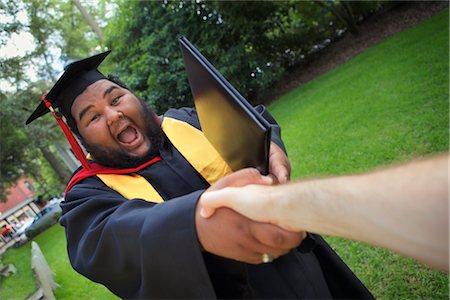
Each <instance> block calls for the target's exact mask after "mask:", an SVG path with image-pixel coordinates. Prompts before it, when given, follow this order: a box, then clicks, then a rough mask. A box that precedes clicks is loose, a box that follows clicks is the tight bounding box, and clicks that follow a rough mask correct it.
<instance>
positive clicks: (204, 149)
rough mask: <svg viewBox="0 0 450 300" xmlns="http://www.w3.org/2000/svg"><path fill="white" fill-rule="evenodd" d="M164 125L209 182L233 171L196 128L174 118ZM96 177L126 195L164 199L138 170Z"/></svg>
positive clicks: (155, 200) (163, 123)
mask: <svg viewBox="0 0 450 300" xmlns="http://www.w3.org/2000/svg"><path fill="white" fill-rule="evenodd" d="M161 128H162V130H163V131H164V133H165V134H166V136H167V138H168V139H169V140H170V142H171V143H172V145H173V146H174V147H175V148H176V149H177V150H178V151H179V152H180V153H181V155H183V157H184V158H185V159H186V160H187V161H188V162H189V163H190V164H191V165H192V166H193V167H194V169H195V170H196V171H197V172H198V173H199V174H200V175H201V176H203V178H205V180H206V181H207V182H208V183H209V184H213V183H214V182H216V181H217V180H219V179H220V178H222V177H223V176H224V175H227V174H229V173H231V172H232V171H231V169H230V167H229V166H228V164H227V163H226V162H225V161H224V160H223V158H222V157H221V156H220V155H219V153H217V151H216V149H214V147H213V146H212V145H211V144H210V143H209V141H208V140H207V139H206V137H205V136H204V134H203V132H201V131H200V130H198V129H197V128H195V127H193V126H191V125H189V124H188V123H186V122H183V121H179V120H177V119H173V118H163V122H162V124H161ZM97 177H99V178H100V179H101V180H102V181H103V182H104V183H105V184H106V185H107V186H108V187H110V188H111V189H113V190H115V191H116V192H118V193H119V194H121V195H122V196H123V197H125V198H127V199H134V198H140V199H144V200H146V201H150V202H155V203H161V202H163V201H164V200H163V199H162V197H161V196H160V195H159V194H158V192H157V191H156V190H155V188H154V187H153V186H152V185H151V183H150V182H148V181H147V180H146V179H145V178H143V177H142V176H140V175H138V174H136V173H133V174H125V175H122V174H98V175H97Z"/></svg>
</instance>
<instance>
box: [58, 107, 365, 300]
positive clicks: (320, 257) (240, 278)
mask: <svg viewBox="0 0 450 300" xmlns="http://www.w3.org/2000/svg"><path fill="white" fill-rule="evenodd" d="M258 111H259V112H260V113H261V114H262V115H263V116H264V117H266V119H268V121H269V122H270V123H272V124H274V131H273V140H274V141H275V142H276V143H277V144H279V145H280V146H282V143H281V140H280V131H279V127H278V126H277V125H276V123H275V121H274V120H273V119H272V117H271V116H270V115H269V114H268V113H267V112H266V111H265V109H264V108H263V107H259V108H258ZM166 116H169V117H174V118H177V119H179V120H182V121H185V122H188V123H189V124H191V125H193V126H195V127H197V128H200V125H199V122H198V119H197V116H196V113H195V111H193V110H191V109H179V110H169V111H168V112H167V113H166ZM160 155H161V157H162V160H161V161H159V162H157V163H155V164H153V165H151V166H149V167H147V168H145V169H143V170H141V171H139V172H138V174H139V175H141V176H143V177H144V178H146V179H147V180H148V181H149V182H151V184H152V185H153V187H154V188H155V189H156V190H157V191H158V193H159V194H160V195H161V197H162V198H163V199H164V200H165V202H163V203H160V204H155V203H152V202H148V201H145V200H142V199H133V200H127V199H125V198H123V197H122V196H121V195H120V194H118V193H117V192H115V191H113V190H111V189H110V188H109V187H107V186H106V185H105V184H104V183H103V182H102V181H101V180H100V179H98V178H97V177H90V178H87V179H85V180H83V181H81V182H79V183H78V184H76V185H75V186H74V187H72V189H71V190H70V191H69V192H68V193H67V194H66V197H65V201H64V202H62V204H61V207H62V209H63V215H62V218H61V224H62V225H63V226H64V227H65V229H66V236H67V249H68V254H69V259H70V262H71V264H72V266H73V268H74V269H75V270H77V271H78V272H79V273H81V274H83V275H84V276H86V277H87V278H89V279H91V280H93V281H95V282H99V283H101V284H103V285H105V286H106V287H107V288H108V289H110V290H111V291H112V292H113V293H114V294H116V295H118V296H119V297H121V298H134V299H149V298H172V299H174V298H178V299H187V298H197V299H198V298H204V299H213V298H266V299H269V298H271V299H281V298H286V299H293V298H307V299H311V298H321V299H324V298H371V297H372V296H371V294H370V293H369V292H368V291H367V289H366V288H365V287H364V286H363V285H362V284H361V282H360V281H359V280H358V279H357V278H356V276H355V275H354V274H353V273H352V272H351V271H350V270H349V269H348V268H347V266H346V265H345V264H344V263H343V262H342V261H341V260H340V258H339V257H338V256H337V255H336V254H335V253H334V252H333V251H332V250H331V248H330V247H329V246H328V245H327V244H326V242H325V241H323V239H321V238H320V237H319V236H314V239H315V241H313V239H311V238H309V239H308V241H307V242H306V243H303V244H302V246H301V247H300V250H302V247H303V250H306V251H303V252H304V253H301V252H300V251H298V249H294V250H292V251H291V252H290V253H288V254H287V255H285V256H283V257H280V258H278V259H277V260H275V261H274V262H272V263H269V264H261V265H248V264H245V263H240V262H237V261H233V260H229V259H225V258H222V257H218V256H215V255H212V254H210V253H205V252H202V250H201V247H200V245H199V242H198V239H197V233H196V230H195V207H196V203H197V201H198V199H199V196H200V195H201V193H202V192H203V191H204V190H205V189H207V188H208V186H209V185H208V183H207V182H206V181H205V180H204V179H203V178H202V177H201V176H200V175H199V174H198V173H197V171H195V169H194V168H192V166H191V165H190V164H189V163H188V162H187V161H186V160H185V159H184V158H183V157H182V156H181V154H180V153H179V152H178V151H177V150H176V149H175V148H174V147H173V146H172V145H171V144H170V142H168V141H166V143H165V145H164V147H163V148H162V149H161V153H160ZM308 244H309V245H308ZM311 246H313V247H311ZM306 248H310V250H311V249H312V248H313V249H312V250H311V251H308V249H306Z"/></svg>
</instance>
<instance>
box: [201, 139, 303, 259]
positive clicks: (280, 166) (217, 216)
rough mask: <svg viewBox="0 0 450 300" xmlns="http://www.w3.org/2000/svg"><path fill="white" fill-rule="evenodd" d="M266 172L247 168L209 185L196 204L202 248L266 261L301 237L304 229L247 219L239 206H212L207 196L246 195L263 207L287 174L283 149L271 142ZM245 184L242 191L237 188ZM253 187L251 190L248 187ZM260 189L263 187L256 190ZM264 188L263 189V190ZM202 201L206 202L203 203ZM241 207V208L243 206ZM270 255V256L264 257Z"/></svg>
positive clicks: (287, 161)
mask: <svg viewBox="0 0 450 300" xmlns="http://www.w3.org/2000/svg"><path fill="white" fill-rule="evenodd" d="M269 173H270V174H269V175H268V176H262V175H261V174H260V173H259V172H258V171H257V170H256V169H253V168H248V169H243V170H240V171H237V172H234V173H232V174H230V175H228V176H225V177H223V178H222V179H220V180H219V181H217V182H216V183H215V184H213V185H212V186H211V187H210V188H209V189H208V190H207V191H205V193H203V195H202V196H201V197H200V200H199V202H198V204H197V209H196V215H195V222H196V229H197V235H198V239H199V241H200V243H201V245H202V247H203V249H204V250H205V251H208V252H210V253H213V254H215V255H219V256H222V257H226V258H229V259H234V260H237V261H242V262H246V263H251V264H260V263H263V262H268V261H270V260H271V259H272V258H275V259H276V258H277V257H279V256H282V255H284V254H286V253H288V252H289V251H290V250H291V249H292V248H295V247H296V246H298V245H299V244H300V243H301V241H302V240H303V239H304V238H305V236H306V234H305V232H292V231H288V230H285V229H282V228H281V227H279V226H277V225H276V224H271V221H270V220H264V219H263V220H258V221H254V220H251V219H249V218H247V217H245V216H243V215H242V214H240V213H239V212H237V211H239V209H237V211H236V208H235V207H233V208H234V209H235V210H232V209H229V208H226V207H219V206H220V205H217V207H212V206H211V205H209V203H210V202H209V201H208V200H209V199H207V198H216V199H217V198H224V197H225V198H230V197H231V198H234V200H236V201H239V198H240V197H247V198H250V199H251V201H254V202H258V201H261V205H260V206H259V205H257V207H258V209H260V210H264V209H266V207H267V205H266V204H265V203H267V201H268V200H269V198H268V194H267V193H265V192H264V191H268V190H267V189H269V188H270V186H271V185H274V184H277V183H286V182H287V181H288V179H289V175H290V164H289V160H288V159H287V157H286V155H285V154H284V152H283V151H282V150H281V149H280V148H279V147H278V146H277V145H276V144H274V143H272V144H271V147H270V157H269ZM248 185H252V186H249V189H250V190H249V189H245V192H244V193H240V192H241V190H240V189H239V188H240V187H243V186H248ZM253 187H254V188H255V189H252V188H253ZM259 188H263V189H259ZM264 188H267V189H264ZM205 200H206V201H207V202H208V205H205ZM244 209H245V208H244ZM268 258H270V259H268Z"/></svg>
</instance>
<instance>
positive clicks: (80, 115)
mask: <svg viewBox="0 0 450 300" xmlns="http://www.w3.org/2000/svg"><path fill="white" fill-rule="evenodd" d="M92 107H94V105H92V104H91V105H88V106H87V107H86V108H85V109H83V110H82V111H81V112H80V114H79V115H78V118H79V120H80V121H81V118H83V116H84V115H85V114H86V113H87V112H88V110H90V109H91V108H92Z"/></svg>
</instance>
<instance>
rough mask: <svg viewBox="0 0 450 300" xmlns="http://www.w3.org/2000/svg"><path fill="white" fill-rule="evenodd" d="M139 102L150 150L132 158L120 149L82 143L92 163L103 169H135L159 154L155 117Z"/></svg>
mask: <svg viewBox="0 0 450 300" xmlns="http://www.w3.org/2000/svg"><path fill="white" fill-rule="evenodd" d="M140 102H141V106H142V114H143V117H144V121H145V128H144V134H145V135H146V136H147V138H148V139H149V141H150V149H149V150H148V151H147V153H145V154H144V155H142V156H133V155H130V154H129V153H128V152H126V151H124V150H122V149H118V150H113V149H109V148H106V147H103V146H96V145H89V144H87V143H85V142H83V146H84V147H85V148H86V151H87V152H89V153H90V154H91V155H92V157H94V162H96V163H98V164H101V165H103V166H105V167H111V168H119V169H128V168H136V167H138V166H140V165H142V164H143V163H146V162H147V161H149V160H150V159H152V158H153V157H155V156H157V155H158V154H159V150H160V147H161V146H162V144H163V134H162V131H161V127H160V125H159V123H158V122H157V120H156V118H157V116H156V114H155V113H154V112H153V111H152V110H151V109H150V108H149V107H148V106H147V105H146V104H145V103H144V102H143V101H142V100H141V101H140Z"/></svg>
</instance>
